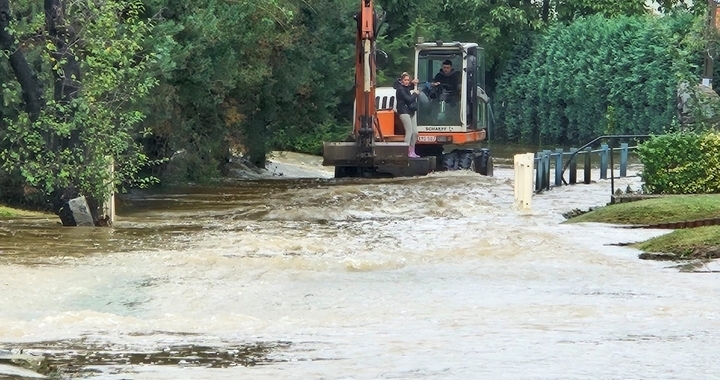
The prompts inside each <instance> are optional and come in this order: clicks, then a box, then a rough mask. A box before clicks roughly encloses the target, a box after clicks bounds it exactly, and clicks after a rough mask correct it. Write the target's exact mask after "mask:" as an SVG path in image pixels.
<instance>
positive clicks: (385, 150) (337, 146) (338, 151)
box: [323, 142, 409, 167]
mask: <svg viewBox="0 0 720 380" xmlns="http://www.w3.org/2000/svg"><path fill="white" fill-rule="evenodd" d="M372 150H373V154H372V157H368V158H362V157H360V154H359V148H358V145H357V143H355V142H325V143H323V165H324V166H355V167H363V166H385V165H388V166H399V167H406V166H408V161H409V158H408V146H407V144H405V143H402V142H374V143H373V145H372Z"/></svg>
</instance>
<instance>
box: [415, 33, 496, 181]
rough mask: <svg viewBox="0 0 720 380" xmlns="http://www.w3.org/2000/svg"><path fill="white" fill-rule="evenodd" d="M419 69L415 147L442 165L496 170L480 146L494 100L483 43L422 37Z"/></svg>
mask: <svg viewBox="0 0 720 380" xmlns="http://www.w3.org/2000/svg"><path fill="white" fill-rule="evenodd" d="M415 73H416V77H417V78H418V80H419V81H420V83H419V84H418V89H419V90H420V91H421V95H420V97H419V101H418V112H417V125H418V131H419V137H418V142H417V145H416V152H418V154H419V155H420V156H433V157H436V159H437V163H438V169H445V170H457V169H471V168H472V169H475V171H476V172H478V173H481V174H486V175H491V174H492V168H491V166H492V162H491V161H490V157H489V151H488V150H487V149H482V148H480V149H479V150H478V148H479V147H478V143H480V142H481V141H484V140H485V139H486V137H487V129H488V110H489V101H490V99H489V97H488V96H487V93H486V92H485V88H486V87H485V55H484V50H483V48H482V47H480V46H478V44H476V43H467V42H442V41H438V42H432V43H418V44H417V45H416V46H415ZM446 150H449V151H446ZM488 166H490V168H489V169H488Z"/></svg>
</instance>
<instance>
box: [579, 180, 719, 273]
mask: <svg viewBox="0 0 720 380" xmlns="http://www.w3.org/2000/svg"><path fill="white" fill-rule="evenodd" d="M719 218H720V195H719V194H703V195H675V196H666V197H660V198H654V199H646V200H641V201H637V202H631V203H621V204H613V205H608V206H605V207H601V208H598V209H594V210H592V211H590V212H587V213H584V214H581V215H578V216H574V217H570V219H568V220H567V221H566V222H565V223H583V222H586V223H606V224H616V225H623V226H636V227H652V226H661V225H673V224H677V225H682V226H693V225H698V224H700V223H696V221H704V222H705V223H704V224H705V225H701V226H698V227H692V228H679V229H675V230H674V231H673V232H670V233H668V234H666V235H662V236H658V237H655V238H652V239H650V240H647V241H643V242H637V243H633V244H629V245H630V246H632V247H634V248H637V249H638V250H640V251H642V252H643V253H642V254H640V256H639V257H640V258H641V259H650V260H668V261H678V262H683V261H693V260H694V261H698V262H700V263H702V262H705V261H707V260H710V259H718V258H720V226H718V225H707V224H711V223H710V222H712V224H715V223H716V221H717V220H718V219H719ZM693 267H694V266H693Z"/></svg>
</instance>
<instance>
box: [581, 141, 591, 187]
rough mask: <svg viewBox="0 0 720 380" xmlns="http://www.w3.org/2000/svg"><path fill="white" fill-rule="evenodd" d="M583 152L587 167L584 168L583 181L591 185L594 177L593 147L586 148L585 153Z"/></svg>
mask: <svg viewBox="0 0 720 380" xmlns="http://www.w3.org/2000/svg"><path fill="white" fill-rule="evenodd" d="M583 154H584V155H585V167H584V168H583V174H584V177H585V178H583V183H584V184H586V185H589V184H590V181H591V179H592V172H591V170H592V166H591V165H592V162H591V161H592V148H591V147H587V148H585V153H583Z"/></svg>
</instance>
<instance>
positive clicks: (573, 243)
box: [0, 169, 720, 380]
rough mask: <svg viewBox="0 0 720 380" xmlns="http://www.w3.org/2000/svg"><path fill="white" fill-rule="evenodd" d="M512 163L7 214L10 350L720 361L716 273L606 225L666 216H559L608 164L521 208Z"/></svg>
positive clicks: (508, 368)
mask: <svg viewBox="0 0 720 380" xmlns="http://www.w3.org/2000/svg"><path fill="white" fill-rule="evenodd" d="M511 176H512V172H511V170H510V169H499V170H498V171H497V172H496V177H494V178H487V177H481V176H478V175H475V174H473V173H439V174H434V175H430V176H427V177H422V178H411V179H407V178H406V179H389V180H343V181H335V180H332V179H275V180H256V181H243V182H237V183H232V184H228V185H227V186H225V187H222V188H220V189H192V190H187V189H183V190H178V191H177V192H175V193H166V194H161V195H152V196H147V197H139V196H136V197H133V198H130V199H128V200H126V201H124V202H123V203H122V205H121V208H120V213H119V214H120V217H119V220H118V222H117V223H116V227H115V228H114V229H80V228H74V229H73V228H61V227H59V226H57V225H55V221H54V220H52V221H47V220H26V221H15V222H0V250H2V254H0V294H2V297H1V298H0V350H1V349H5V350H11V349H24V350H25V353H34V354H45V355H49V356H50V357H51V358H52V361H51V362H53V363H56V364H62V365H67V364H68V363H70V364H73V367H65V373H66V375H65V376H66V377H67V376H72V375H73V374H75V375H78V374H84V375H85V376H91V378H93V379H181V380H182V379H188V380H190V379H193V380H194V379H241V378H242V379H278V378H283V379H285V378H287V379H715V378H720V361H718V360H717V357H718V356H717V352H718V351H719V350H720V306H717V296H718V294H720V281H718V279H717V277H715V276H714V275H711V274H688V273H679V272H678V271H677V270H676V269H672V268H668V267H667V264H666V263H657V262H648V261H641V260H638V259H637V253H638V252H637V251H634V250H632V249H629V248H622V247H616V246H610V245H609V244H614V243H624V242H632V241H637V240H642V239H646V238H649V237H652V236H657V235H659V234H661V233H663V232H661V231H647V230H642V231H640V230H628V229H618V228H612V227H608V226H598V225H581V226H578V225H570V226H566V225H561V224H559V223H560V222H561V221H562V220H563V218H562V216H561V213H562V212H565V211H569V210H571V209H573V208H582V209H587V208H588V207H590V206H596V205H603V204H604V203H606V202H607V201H608V200H609V184H608V183H602V184H594V185H578V186H573V187H564V188H558V189H553V190H552V191H550V192H548V193H545V194H543V195H539V196H536V197H535V198H534V199H533V210H532V212H530V213H522V212H519V211H517V210H515V209H514V208H513V205H512V202H513V199H512V197H513V187H512V186H513V185H512V180H511ZM628 181H634V179H628V180H624V181H622V182H621V186H623V187H624V186H625V185H626V184H627V182H628ZM0 378H3V377H2V375H0ZM6 378H8V379H9V378H11V377H6Z"/></svg>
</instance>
